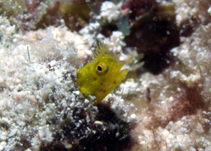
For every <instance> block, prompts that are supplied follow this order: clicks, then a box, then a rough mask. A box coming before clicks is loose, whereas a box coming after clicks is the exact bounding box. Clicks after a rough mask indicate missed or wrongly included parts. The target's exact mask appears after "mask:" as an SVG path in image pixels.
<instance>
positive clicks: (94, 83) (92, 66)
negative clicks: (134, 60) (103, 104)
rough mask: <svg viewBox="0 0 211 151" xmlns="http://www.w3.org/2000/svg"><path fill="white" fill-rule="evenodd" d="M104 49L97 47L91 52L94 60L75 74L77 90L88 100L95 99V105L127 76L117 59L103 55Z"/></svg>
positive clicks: (126, 70) (126, 71)
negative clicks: (93, 97) (92, 97)
mask: <svg viewBox="0 0 211 151" xmlns="http://www.w3.org/2000/svg"><path fill="white" fill-rule="evenodd" d="M104 50H105V47H104V46H103V47H102V46H99V47H97V49H96V51H95V52H93V58H94V60H93V61H91V62H90V63H88V64H87V65H85V66H84V67H82V68H81V69H80V70H78V72H77V83H78V88H79V89H80V91H81V92H82V93H83V95H84V96H85V97H86V98H88V99H91V98H90V95H91V96H95V97H96V99H95V100H96V101H97V103H99V102H100V101H102V100H103V99H104V98H105V97H106V95H108V94H109V93H110V92H111V91H112V90H113V89H114V88H115V87H116V86H117V85H118V84H119V83H120V82H121V81H122V79H123V78H124V77H125V76H126V75H127V73H128V69H123V70H121V68H122V67H123V65H124V64H123V63H122V62H119V60H117V57H114V58H112V57H110V56H108V55H106V54H104Z"/></svg>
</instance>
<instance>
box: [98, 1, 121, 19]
mask: <svg viewBox="0 0 211 151" xmlns="http://www.w3.org/2000/svg"><path fill="white" fill-rule="evenodd" d="M119 15H120V11H119V8H118V6H117V5H115V4H114V3H112V2H109V1H105V2H104V3H103V4H102V6H101V14H100V16H99V17H103V18H104V19H106V20H108V21H109V22H111V21H112V20H117V19H118V17H119Z"/></svg>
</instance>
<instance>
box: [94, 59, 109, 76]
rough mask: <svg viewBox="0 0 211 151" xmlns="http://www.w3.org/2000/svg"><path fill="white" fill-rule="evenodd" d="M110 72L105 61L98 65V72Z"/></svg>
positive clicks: (103, 73) (100, 73) (102, 73)
mask: <svg viewBox="0 0 211 151" xmlns="http://www.w3.org/2000/svg"><path fill="white" fill-rule="evenodd" d="M107 72H108V66H107V65H106V64H105V63H104V62H100V63H98V64H97V65H96V73H97V74H99V75H101V76H102V75H105V74H106V73H107Z"/></svg>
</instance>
